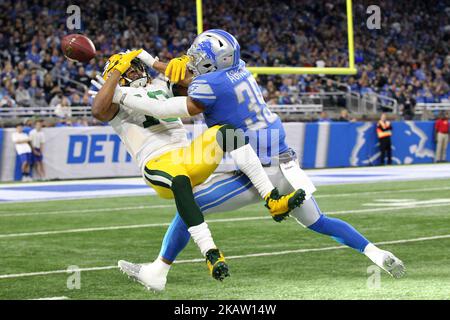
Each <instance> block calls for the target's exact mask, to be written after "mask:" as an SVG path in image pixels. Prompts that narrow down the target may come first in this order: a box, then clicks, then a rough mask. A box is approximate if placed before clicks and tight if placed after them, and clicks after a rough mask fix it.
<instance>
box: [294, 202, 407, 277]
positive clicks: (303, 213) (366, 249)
mask: <svg viewBox="0 0 450 320" xmlns="http://www.w3.org/2000/svg"><path fill="white" fill-rule="evenodd" d="M291 215H292V216H293V217H294V218H296V220H297V221H298V222H299V223H300V224H302V225H304V226H306V227H307V228H308V229H310V230H313V231H315V232H317V233H320V234H324V235H328V236H330V237H331V238H333V239H334V240H335V241H337V242H339V243H342V244H344V245H346V246H348V247H350V248H353V249H355V250H357V251H359V252H361V253H364V254H365V255H366V256H367V257H368V258H369V259H370V260H372V262H374V263H375V264H376V265H378V266H379V267H380V268H382V269H384V270H385V271H387V272H388V273H389V274H390V275H392V276H393V277H395V278H400V277H402V276H403V275H404V273H405V267H404V265H403V262H402V261H401V260H400V259H398V258H397V257H396V256H395V255H394V254H392V253H391V252H389V251H385V250H382V249H380V248H378V247H377V246H375V245H374V244H373V243H371V242H370V241H369V240H367V239H366V238H365V237H364V236H363V235H362V234H361V233H359V232H358V231H357V230H356V229H355V228H354V227H353V226H352V225H350V224H349V223H347V222H345V221H343V220H341V219H338V218H332V217H328V216H327V215H325V214H323V213H322V212H321V210H320V208H319V206H318V205H317V202H316V200H315V199H314V197H311V199H309V200H307V201H305V203H304V205H303V206H302V207H301V208H297V209H296V210H294V211H293V212H292V214H291Z"/></svg>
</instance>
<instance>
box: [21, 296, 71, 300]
mask: <svg viewBox="0 0 450 320" xmlns="http://www.w3.org/2000/svg"><path fill="white" fill-rule="evenodd" d="M30 300H70V298H69V297H66V296H62V297H48V298H38V299H30Z"/></svg>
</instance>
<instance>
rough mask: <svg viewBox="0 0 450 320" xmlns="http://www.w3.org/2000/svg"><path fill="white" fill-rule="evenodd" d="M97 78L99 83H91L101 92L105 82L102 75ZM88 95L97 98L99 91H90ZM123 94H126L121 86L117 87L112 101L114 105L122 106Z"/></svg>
mask: <svg viewBox="0 0 450 320" xmlns="http://www.w3.org/2000/svg"><path fill="white" fill-rule="evenodd" d="M95 78H96V79H97V80H98V81H95V80H91V83H92V85H93V86H94V87H96V88H97V89H98V90H100V89H101V88H102V87H103V85H104V84H105V80H104V79H103V78H102V76H100V75H97V76H96V77H95ZM88 93H89V94H90V95H91V97H93V98H95V96H96V95H97V93H98V91H94V90H89V91H88ZM123 94H124V92H123V91H122V89H121V88H120V86H119V85H117V86H116V89H115V91H114V96H113V99H112V103H116V104H120V99H122V96H123Z"/></svg>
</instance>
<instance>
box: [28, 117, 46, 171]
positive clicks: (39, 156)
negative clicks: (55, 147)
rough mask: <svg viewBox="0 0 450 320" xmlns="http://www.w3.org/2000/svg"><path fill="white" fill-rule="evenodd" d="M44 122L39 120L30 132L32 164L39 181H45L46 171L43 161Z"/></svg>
mask: <svg viewBox="0 0 450 320" xmlns="http://www.w3.org/2000/svg"><path fill="white" fill-rule="evenodd" d="M42 123H43V122H42V120H37V121H36V122H35V125H34V129H33V130H31V131H30V134H29V137H30V143H31V148H32V153H33V156H32V163H33V168H34V169H35V170H36V173H37V176H38V179H40V180H44V179H45V170H44V164H43V162H42V160H43V157H44V156H43V152H44V143H45V135H44V132H43V131H42Z"/></svg>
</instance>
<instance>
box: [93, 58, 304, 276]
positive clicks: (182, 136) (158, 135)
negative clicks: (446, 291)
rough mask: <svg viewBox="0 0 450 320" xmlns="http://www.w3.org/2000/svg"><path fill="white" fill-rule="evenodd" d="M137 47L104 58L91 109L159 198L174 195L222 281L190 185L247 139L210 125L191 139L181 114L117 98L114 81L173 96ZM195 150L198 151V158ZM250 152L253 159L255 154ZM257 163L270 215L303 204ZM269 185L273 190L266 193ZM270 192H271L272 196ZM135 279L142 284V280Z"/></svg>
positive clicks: (217, 255)
mask: <svg viewBox="0 0 450 320" xmlns="http://www.w3.org/2000/svg"><path fill="white" fill-rule="evenodd" d="M141 51H142V50H136V51H131V52H127V53H120V54H116V55H113V56H111V57H110V58H109V60H108V62H107V64H106V66H105V71H104V73H103V78H102V77H98V78H97V79H98V82H97V81H93V82H92V83H93V84H94V85H95V86H96V87H97V88H98V89H100V90H99V91H98V92H94V93H92V92H91V93H92V94H93V95H95V99H94V102H93V105H92V114H93V116H94V117H95V118H97V119H99V120H101V121H108V122H109V123H110V124H111V126H112V127H113V128H114V130H115V131H116V132H117V134H118V135H119V136H120V138H121V140H122V141H123V143H124V144H125V146H126V148H127V150H128V152H129V153H130V154H131V155H132V157H133V158H134V159H135V160H136V161H137V162H138V164H139V166H140V168H141V170H142V174H143V177H144V179H145V181H146V183H147V184H148V185H150V186H151V187H152V188H154V189H155V191H156V192H157V193H158V195H159V196H161V197H162V198H167V199H170V198H174V199H175V202H176V206H177V209H178V212H179V214H180V216H181V218H182V219H183V222H184V223H185V224H186V225H187V226H188V230H189V233H190V235H191V237H192V238H193V240H194V242H195V243H196V244H197V245H198V247H199V248H200V251H201V252H202V254H203V256H205V257H206V262H207V266H208V269H209V271H210V274H211V275H212V277H213V278H215V279H217V280H223V279H224V278H225V277H227V276H228V275H229V272H228V266H227V264H226V262H225V258H224V256H223V254H222V252H220V251H219V250H218V249H217V247H216V245H215V244H214V241H213V239H212V235H211V232H210V231H209V228H208V225H207V224H206V223H205V221H204V218H203V214H202V212H201V210H200V208H199V206H198V205H197V203H196V202H195V199H194V195H193V190H192V188H193V187H195V186H197V185H200V184H201V183H203V182H204V181H205V180H206V179H207V178H208V177H209V176H210V175H211V174H212V173H213V172H214V170H215V169H216V168H217V166H218V165H219V163H220V161H221V159H222V158H223V155H224V152H229V151H231V152H239V150H241V149H243V148H244V147H245V146H246V143H245V142H244V141H243V140H244V139H235V138H236V137H237V136H236V135H234V136H233V139H232V141H231V143H227V142H226V141H225V139H227V137H228V134H229V130H232V131H233V133H235V132H234V129H232V128H230V127H229V126H227V125H216V126H213V127H211V128H209V129H208V130H206V131H205V132H204V133H203V134H202V135H201V136H199V137H197V138H196V139H194V141H193V142H192V143H190V142H189V141H188V139H187V132H186V130H185V128H184V127H183V124H182V122H181V121H180V119H178V118H162V119H156V118H154V117H151V116H148V115H147V116H146V115H144V114H143V113H140V112H139V111H136V110H134V109H131V108H128V107H126V106H125V105H124V104H122V101H117V97H115V90H116V87H117V86H118V85H120V87H121V88H124V89H126V90H125V91H126V93H127V94H128V95H130V96H134V97H148V98H149V99H158V100H161V101H163V100H166V99H169V98H171V97H173V93H172V92H171V90H170V88H169V86H168V85H167V83H166V82H164V81H160V80H157V79H152V80H151V81H150V78H149V76H148V75H147V73H146V71H145V67H144V66H143V64H142V62H141V61H140V60H139V59H136V57H137V55H139V53H141ZM237 138H239V137H237ZM242 138H243V137H242ZM239 140H242V141H239ZM228 142H229V141H228ZM245 150H247V148H245ZM198 153H201V154H200V157H199V155H198ZM238 154H239V153H238ZM254 157H256V158H257V156H256V154H255V155H254ZM237 164H238V166H239V163H237ZM258 164H259V166H257V165H256V166H255V164H254V163H252V169H253V171H254V172H258V170H259V171H260V172H262V176H261V175H260V176H255V175H253V178H254V179H255V177H256V179H257V180H256V181H254V180H252V182H254V183H255V184H258V183H259V184H264V183H265V186H266V188H269V195H268V197H267V199H266V205H267V207H268V208H269V210H270V211H271V214H272V215H273V216H274V217H276V216H277V215H280V216H285V215H287V214H288V213H289V212H290V211H291V210H292V209H295V208H296V207H298V206H300V205H301V204H302V202H303V200H304V196H305V193H304V191H303V190H301V189H299V190H296V191H294V192H291V193H290V194H289V195H286V196H284V195H283V196H279V195H278V191H277V190H276V188H273V186H272V184H271V183H270V180H269V178H268V177H267V175H266V173H265V172H264V169H263V168H262V165H261V163H259V162H258ZM249 178H250V179H251V178H252V177H250V176H249ZM271 190H272V191H274V192H270V191H271ZM272 194H274V195H276V196H273V197H272ZM130 267H131V268H132V269H133V270H128V271H129V272H132V273H135V274H139V273H140V269H141V267H142V266H140V265H130ZM137 279H138V280H139V281H141V282H142V283H144V284H145V283H146V282H145V279H142V278H137Z"/></svg>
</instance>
